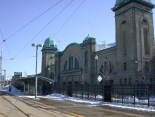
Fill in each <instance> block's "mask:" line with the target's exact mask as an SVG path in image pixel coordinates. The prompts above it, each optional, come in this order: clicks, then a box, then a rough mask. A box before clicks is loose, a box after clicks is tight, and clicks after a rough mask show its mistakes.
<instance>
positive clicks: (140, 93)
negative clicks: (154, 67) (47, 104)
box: [54, 84, 155, 106]
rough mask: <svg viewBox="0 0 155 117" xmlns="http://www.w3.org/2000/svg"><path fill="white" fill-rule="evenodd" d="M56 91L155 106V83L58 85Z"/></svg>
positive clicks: (97, 99) (114, 101) (73, 95)
mask: <svg viewBox="0 0 155 117" xmlns="http://www.w3.org/2000/svg"><path fill="white" fill-rule="evenodd" d="M54 92H56V93H59V94H63V95H68V96H70V97H76V98H81V99H87V100H95V101H104V102H112V103H124V104H134V105H147V106H155V84H135V85H105V84H94V85H89V84H74V85H71V84H69V85H56V86H55V88H54Z"/></svg>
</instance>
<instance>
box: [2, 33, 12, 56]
mask: <svg viewBox="0 0 155 117" xmlns="http://www.w3.org/2000/svg"><path fill="white" fill-rule="evenodd" d="M0 32H1V36H2V39H3V40H4V36H3V33H2V31H1V30H0ZM4 44H5V47H6V49H7V51H8V53H9V55H10V58H12V57H11V54H10V51H9V49H8V47H7V45H6V42H5V41H4Z"/></svg>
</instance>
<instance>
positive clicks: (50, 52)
mask: <svg viewBox="0 0 155 117" xmlns="http://www.w3.org/2000/svg"><path fill="white" fill-rule="evenodd" d="M41 51H42V76H45V77H49V70H50V66H51V65H54V64H55V52H56V51H57V45H56V44H55V41H54V40H53V39H52V38H50V37H49V38H47V39H46V40H45V42H44V45H43V48H42V50H41Z"/></svg>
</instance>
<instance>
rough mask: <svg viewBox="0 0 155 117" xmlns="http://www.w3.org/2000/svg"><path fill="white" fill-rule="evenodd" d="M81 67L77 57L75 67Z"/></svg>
mask: <svg viewBox="0 0 155 117" xmlns="http://www.w3.org/2000/svg"><path fill="white" fill-rule="evenodd" d="M78 68H79V61H78V60H77V58H75V69H78Z"/></svg>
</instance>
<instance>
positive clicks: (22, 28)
mask: <svg viewBox="0 0 155 117" xmlns="http://www.w3.org/2000/svg"><path fill="white" fill-rule="evenodd" d="M60 2H62V0H60V1H59V2H57V3H56V4H54V5H53V6H51V7H50V8H48V9H47V10H45V11H44V12H43V13H41V14H40V15H38V16H37V17H35V18H34V19H33V20H31V21H30V22H28V23H27V24H26V25H24V26H23V27H21V28H20V29H19V30H17V31H16V32H14V33H13V34H12V35H10V36H9V37H8V38H6V39H3V41H2V42H1V43H0V44H2V43H3V42H5V41H6V40H8V39H10V38H11V37H12V36H14V35H15V34H17V33H18V32H19V31H21V30H22V29H24V28H25V27H26V26H28V25H29V24H31V23H32V22H33V21H35V20H36V19H38V18H39V17H40V16H42V15H43V14H44V13H46V12H47V11H49V10H50V9H52V8H53V7H55V6H56V5H58V4H59V3H60Z"/></svg>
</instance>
